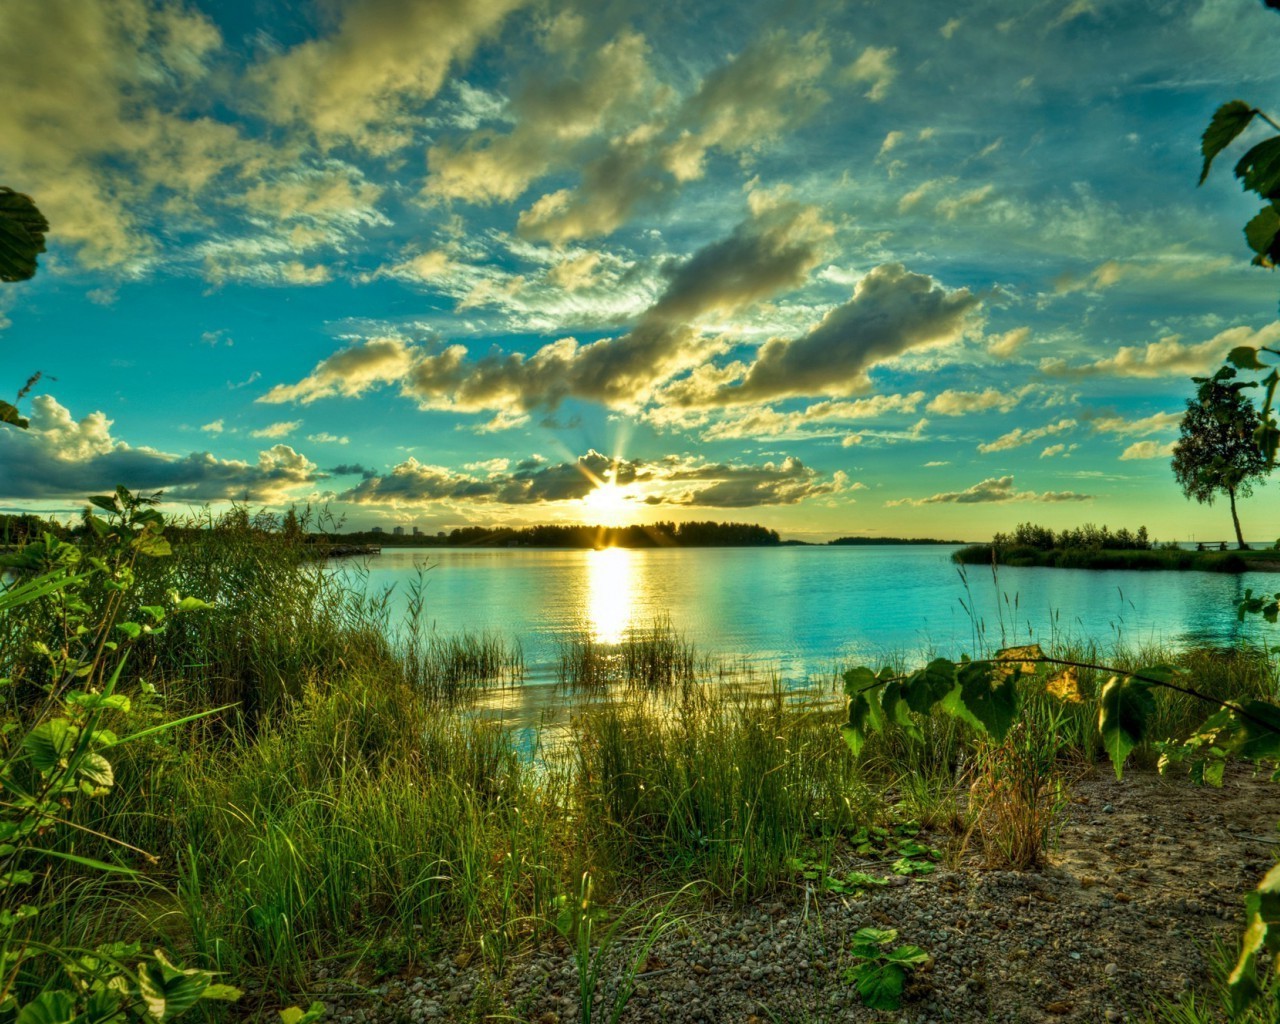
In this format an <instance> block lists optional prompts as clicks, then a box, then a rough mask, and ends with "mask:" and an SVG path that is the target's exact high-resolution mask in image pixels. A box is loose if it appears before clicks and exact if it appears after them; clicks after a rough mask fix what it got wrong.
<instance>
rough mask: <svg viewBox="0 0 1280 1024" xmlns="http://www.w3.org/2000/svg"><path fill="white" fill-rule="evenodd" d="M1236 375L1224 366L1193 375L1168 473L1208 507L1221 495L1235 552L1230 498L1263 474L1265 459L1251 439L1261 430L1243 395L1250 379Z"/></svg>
mask: <svg viewBox="0 0 1280 1024" xmlns="http://www.w3.org/2000/svg"><path fill="white" fill-rule="evenodd" d="M1235 376H1236V371H1235V370H1234V369H1232V368H1231V367H1229V366H1224V367H1222V368H1221V369H1220V370H1218V372H1217V373H1215V374H1214V375H1213V376H1212V377H1193V378H1192V380H1193V381H1194V382H1195V383H1196V384H1197V388H1196V397H1195V398H1194V399H1188V401H1187V411H1186V413H1184V414H1183V417H1182V423H1181V425H1180V427H1179V435H1178V441H1177V443H1176V444H1175V445H1174V448H1173V475H1174V478H1175V479H1176V480H1177V481H1178V485H1179V486H1180V487H1181V488H1182V490H1183V492H1184V493H1185V494H1186V496H1187V497H1188V498H1193V499H1194V500H1196V501H1198V502H1200V503H1201V504H1207V505H1212V504H1213V501H1214V498H1215V497H1216V496H1217V495H1218V494H1219V493H1220V492H1221V493H1225V494H1226V495H1227V498H1228V500H1229V501H1230V504H1231V521H1232V524H1233V525H1234V527H1235V531H1236V540H1237V542H1238V543H1239V545H1240V548H1241V549H1244V548H1246V547H1247V545H1246V544H1245V542H1244V537H1243V535H1242V534H1241V532H1240V518H1239V516H1238V515H1237V513H1236V496H1237V495H1239V496H1241V497H1247V496H1248V495H1249V494H1250V493H1252V490H1253V481H1255V480H1261V479H1262V478H1263V477H1264V476H1265V475H1266V472H1267V469H1268V465H1267V460H1266V458H1265V457H1264V455H1263V454H1262V452H1261V451H1260V450H1259V448H1258V445H1257V442H1256V441H1255V437H1256V436H1257V433H1258V430H1259V428H1260V427H1261V425H1262V424H1261V420H1260V419H1259V418H1258V413H1257V410H1255V409H1254V407H1253V403H1252V402H1250V401H1249V400H1248V398H1247V397H1245V395H1244V393H1243V392H1244V391H1245V390H1246V389H1247V388H1252V387H1256V385H1255V384H1254V382H1252V381H1237V380H1235V379H1234V378H1235Z"/></svg>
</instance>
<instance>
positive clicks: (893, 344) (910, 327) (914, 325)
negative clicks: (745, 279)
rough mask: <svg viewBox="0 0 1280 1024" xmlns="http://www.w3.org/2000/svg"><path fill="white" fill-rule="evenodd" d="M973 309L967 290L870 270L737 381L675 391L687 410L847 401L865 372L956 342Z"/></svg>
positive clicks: (861, 385) (896, 268)
mask: <svg viewBox="0 0 1280 1024" xmlns="http://www.w3.org/2000/svg"><path fill="white" fill-rule="evenodd" d="M978 305H979V301H978V299H977V298H976V297H975V296H974V295H973V294H971V293H970V292H969V290H968V289H967V288H961V289H958V290H955V291H948V290H947V289H946V288H944V287H942V286H941V285H940V284H938V282H937V281H935V280H934V279H933V278H931V277H928V276H926V275H923V274H915V273H912V272H911V271H909V270H907V269H906V268H905V267H903V266H902V264H900V263H886V264H883V265H881V266H878V267H876V268H875V269H874V270H872V271H871V272H870V273H868V274H867V276H866V277H864V278H863V279H862V280H861V281H859V282H858V285H857V288H856V289H855V290H854V293H853V298H852V299H850V300H849V301H848V302H846V303H845V304H844V305H841V306H837V307H836V308H835V309H833V310H831V311H830V312H828V313H827V315H826V316H824V317H823V319H822V321H821V323H819V324H818V325H817V326H816V327H814V328H813V329H812V330H811V331H810V332H809V333H808V334H805V335H803V336H801V337H799V338H792V339H786V338H771V339H769V340H768V341H767V342H765V344H764V345H763V346H762V347H761V349H760V351H759V353H758V355H757V356H756V358H755V360H754V362H752V363H751V364H750V365H749V366H746V367H744V368H743V370H742V374H741V379H739V380H736V381H733V382H732V383H724V384H720V385H719V386H717V387H715V388H714V389H712V390H710V391H709V392H703V393H699V391H698V390H697V389H695V388H691V387H680V386H676V387H673V388H672V389H670V397H672V398H673V399H674V400H675V401H677V402H683V403H684V404H687V405H734V404H743V403H749V402H759V401H762V400H767V399H772V398H781V397H785V396H792V395H834V396H841V395H850V394H854V393H856V392H858V391H863V390H866V389H867V388H868V387H869V382H868V380H867V375H866V374H867V370H868V369H869V368H870V367H872V366H874V365H875V364H877V363H880V362H884V361H885V360H887V359H892V358H893V357H894V356H899V355H902V354H903V353H904V352H907V351H910V350H911V349H917V348H921V347H924V346H935V345H947V344H951V343H954V342H955V341H958V340H959V339H960V337H961V335H962V333H963V331H964V329H965V327H966V325H967V321H968V316H969V314H970V313H971V312H972V311H973V310H975V309H976V308H977V307H978Z"/></svg>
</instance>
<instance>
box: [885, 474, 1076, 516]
mask: <svg viewBox="0 0 1280 1024" xmlns="http://www.w3.org/2000/svg"><path fill="white" fill-rule="evenodd" d="M1092 500H1093V495H1091V494H1077V493H1075V492H1074V491H1042V492H1040V493H1039V494H1037V493H1036V492H1035V491H1018V490H1015V489H1014V486H1013V477H1012V476H1001V477H994V476H993V477H988V478H987V479H986V480H982V481H980V482H979V483H976V484H974V485H973V486H972V487H967V488H965V489H964V490H963V491H946V492H943V493H941V494H935V495H933V496H932V497H928V498H900V499H898V500H897V501H886V502H885V507H886V508H895V507H898V506H903V505H911V506H920V505H945V504H953V505H978V504H1006V503H1009V502H1024V501H1026V502H1032V501H1034V502H1045V503H1054V502H1064V501H1092Z"/></svg>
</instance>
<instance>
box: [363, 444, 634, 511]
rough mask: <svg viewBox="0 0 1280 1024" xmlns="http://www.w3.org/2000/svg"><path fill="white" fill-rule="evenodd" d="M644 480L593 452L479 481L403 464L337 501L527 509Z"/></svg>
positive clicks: (629, 466)
mask: <svg viewBox="0 0 1280 1024" xmlns="http://www.w3.org/2000/svg"><path fill="white" fill-rule="evenodd" d="M647 478H648V473H647V471H646V470H644V469H643V468H642V464H641V463H637V462H628V461H626V460H614V459H610V458H609V457H608V456H606V455H601V454H600V453H599V452H597V451H594V450H593V451H589V452H587V454H585V455H581V456H579V457H578V458H577V459H576V460H575V461H573V462H561V463H555V464H546V463H543V462H541V461H540V460H536V459H527V460H525V461H523V462H521V463H519V464H517V466H516V468H515V469H514V470H512V471H510V472H504V471H497V472H487V471H486V476H485V477H484V478H483V479H481V478H480V477H477V476H473V475H471V474H470V473H460V472H457V471H456V470H452V469H448V468H446V467H443V466H432V465H427V464H425V463H422V462H419V461H418V460H417V459H415V458H409V459H407V460H406V461H404V462H402V463H400V464H399V465H397V466H394V467H392V470H391V472H390V473H389V474H385V475H383V476H374V477H367V478H366V479H364V480H362V481H361V482H360V483H359V484H358V485H357V486H355V487H354V488H352V489H351V490H349V491H345V492H344V493H342V494H341V495H340V497H341V499H342V500H344V501H354V502H358V503H362V504H381V505H405V504H407V505H416V504H424V503H430V502H437V501H479V502H489V503H495V504H502V505H531V504H542V503H546V502H557V501H571V500H576V499H581V498H585V497H586V496H587V495H588V494H590V493H591V492H592V491H593V490H595V489H596V487H597V486H599V484H600V482H601V481H602V480H605V479H609V480H610V481H612V482H613V483H615V484H618V485H627V484H631V483H634V482H635V481H637V480H644V479H647Z"/></svg>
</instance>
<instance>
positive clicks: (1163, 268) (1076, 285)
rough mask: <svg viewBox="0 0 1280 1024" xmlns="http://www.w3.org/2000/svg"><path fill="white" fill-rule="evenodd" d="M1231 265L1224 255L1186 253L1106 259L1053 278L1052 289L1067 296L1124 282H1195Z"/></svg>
mask: <svg viewBox="0 0 1280 1024" xmlns="http://www.w3.org/2000/svg"><path fill="white" fill-rule="evenodd" d="M1233 266H1235V261H1234V260H1232V259H1231V258H1230V257H1227V256H1208V255H1206V254H1204V253H1189V252H1158V253H1144V254H1142V255H1141V256H1140V257H1135V258H1134V259H1132V260H1106V261H1105V262H1103V263H1099V264H1098V265H1097V266H1096V267H1094V268H1092V269H1091V270H1089V271H1086V272H1085V273H1083V274H1080V273H1066V274H1062V275H1061V276H1059V277H1057V278H1056V279H1055V280H1054V282H1053V290H1054V292H1055V293H1056V294H1058V295H1070V294H1072V293H1073V292H1099V291H1102V290H1103V289H1106V288H1114V287H1115V286H1116V285H1118V284H1121V283H1123V282H1137V283H1143V282H1155V283H1159V282H1178V281H1194V280H1196V279H1198V278H1202V277H1208V276H1210V275H1212V274H1218V273H1221V272H1222V271H1224V270H1228V269H1230V268H1231V267H1233Z"/></svg>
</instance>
